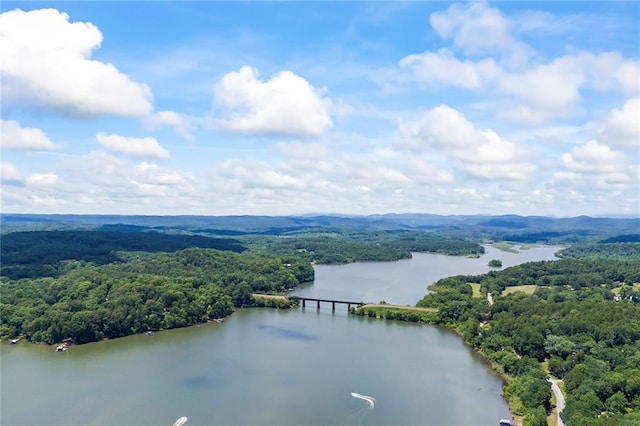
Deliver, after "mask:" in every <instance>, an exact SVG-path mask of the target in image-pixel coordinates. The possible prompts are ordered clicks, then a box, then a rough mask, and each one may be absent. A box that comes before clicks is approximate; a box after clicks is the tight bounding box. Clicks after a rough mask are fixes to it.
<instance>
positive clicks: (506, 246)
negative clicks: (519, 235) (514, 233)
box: [491, 241, 519, 253]
mask: <svg viewBox="0 0 640 426" xmlns="http://www.w3.org/2000/svg"><path fill="white" fill-rule="evenodd" d="M491 247H493V248H497V249H498V250H500V251H504V252H507V253H519V252H518V250H516V249H515V248H513V247H514V245H513V244H511V243H508V242H506V241H500V242H497V243H493V244H491Z"/></svg>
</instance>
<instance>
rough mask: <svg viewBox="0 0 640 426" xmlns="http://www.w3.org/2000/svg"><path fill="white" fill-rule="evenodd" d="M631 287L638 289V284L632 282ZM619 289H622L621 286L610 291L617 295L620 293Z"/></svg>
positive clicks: (639, 288) (639, 286)
mask: <svg viewBox="0 0 640 426" xmlns="http://www.w3.org/2000/svg"><path fill="white" fill-rule="evenodd" d="M633 289H634V290H636V291H638V290H640V284H634V285H633ZM620 290H622V286H620V287H616V288H614V289H612V290H611V292H612V293H613V294H614V295H616V296H619V295H620Z"/></svg>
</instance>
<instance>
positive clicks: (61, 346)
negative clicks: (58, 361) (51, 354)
mask: <svg viewBox="0 0 640 426" xmlns="http://www.w3.org/2000/svg"><path fill="white" fill-rule="evenodd" d="M67 349H69V348H67V347H66V346H65V345H60V346H58V347H57V348H56V352H64V351H66V350H67Z"/></svg>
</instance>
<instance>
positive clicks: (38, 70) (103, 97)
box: [0, 9, 153, 116]
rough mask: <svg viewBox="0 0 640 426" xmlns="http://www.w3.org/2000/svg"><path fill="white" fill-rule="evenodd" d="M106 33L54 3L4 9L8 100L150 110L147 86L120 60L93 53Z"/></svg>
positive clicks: (131, 112) (2, 50)
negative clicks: (124, 69) (126, 71)
mask: <svg viewBox="0 0 640 426" xmlns="http://www.w3.org/2000/svg"><path fill="white" fill-rule="evenodd" d="M101 42H102V33H101V32H100V30H99V29H98V28H97V27H96V26H94V25H93V24H91V23H89V22H73V23H72V22H69V15H67V14H66V13H62V12H59V11H58V10H55V9H40V10H33V11H29V12H25V11H22V10H20V9H15V10H12V11H9V12H5V13H2V14H1V15H0V59H1V62H2V91H3V96H4V97H5V100H6V99H9V100H16V101H20V102H24V103H26V104H35V105H37V106H44V107H47V108H52V109H56V110H60V111H61V112H63V113H66V114H72V115H89V116H95V115H102V114H113V115H120V116H145V115H147V114H149V113H150V112H151V111H152V109H153V107H152V104H151V91H150V89H149V87H148V86H146V85H144V84H140V83H136V82H135V81H133V80H131V79H130V78H129V77H128V76H127V75H126V74H124V73H122V72H121V71H119V70H118V69H117V68H116V67H115V66H113V65H112V64H108V63H103V62H99V61H96V60H92V59H91V54H92V52H93V51H94V50H95V49H97V48H98V47H99V46H100V44H101Z"/></svg>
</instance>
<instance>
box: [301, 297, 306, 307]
mask: <svg viewBox="0 0 640 426" xmlns="http://www.w3.org/2000/svg"><path fill="white" fill-rule="evenodd" d="M306 302H307V301H306V300H304V299H302V307H303V308H304V307H306V306H307V303H306Z"/></svg>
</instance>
